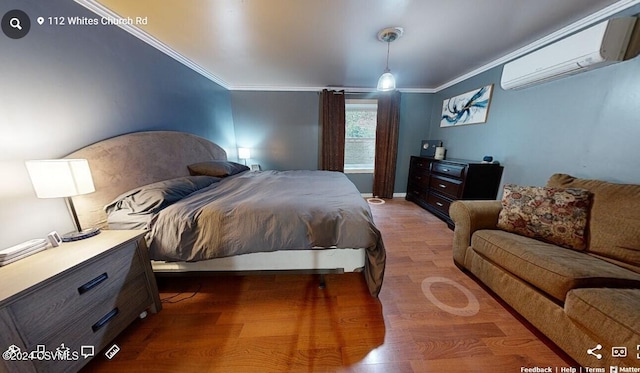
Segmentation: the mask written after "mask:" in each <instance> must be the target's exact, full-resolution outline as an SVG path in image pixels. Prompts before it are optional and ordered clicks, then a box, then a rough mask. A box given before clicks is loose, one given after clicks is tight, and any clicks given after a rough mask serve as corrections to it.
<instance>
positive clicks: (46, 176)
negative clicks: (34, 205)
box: [25, 159, 100, 242]
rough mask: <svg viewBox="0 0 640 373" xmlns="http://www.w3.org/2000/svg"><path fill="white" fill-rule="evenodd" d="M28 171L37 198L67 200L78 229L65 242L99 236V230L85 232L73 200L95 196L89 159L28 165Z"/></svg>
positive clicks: (54, 160) (69, 234)
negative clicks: (62, 198)
mask: <svg viewBox="0 0 640 373" xmlns="http://www.w3.org/2000/svg"><path fill="white" fill-rule="evenodd" d="M25 164H26V166H27V171H28V172H29V177H30V178H31V183H32V184H33V189H34V190H35V192H36V196H37V197H38V198H60V197H64V198H65V201H66V203H67V207H68V208H69V213H70V214H71V216H72V218H73V223H74V225H75V227H76V231H75V232H69V233H67V234H65V235H64V236H62V241H65V242H69V241H77V240H82V239H85V238H89V237H91V236H95V235H96V234H98V233H100V229H99V228H89V229H84V230H83V229H82V227H81V226H80V220H78V215H77V214H76V209H75V207H74V206H73V201H72V200H71V197H73V196H78V195H81V194H88V193H92V192H94V191H95V190H96V189H95V187H94V186H93V179H92V178H91V170H90V169H89V162H87V160H86V159H53V160H37V161H26V162H25Z"/></svg>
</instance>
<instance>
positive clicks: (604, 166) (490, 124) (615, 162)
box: [429, 58, 640, 185]
mask: <svg viewBox="0 0 640 373" xmlns="http://www.w3.org/2000/svg"><path fill="white" fill-rule="evenodd" d="M501 74H502V67H497V68H494V69H492V70H490V71H487V72H485V73H483V74H480V75H478V76H475V77H473V78H471V79H468V80H466V81H464V82H462V83H459V84H457V85H455V86H453V87H450V88H448V89H446V90H443V91H441V92H438V94H436V98H435V99H436V102H438V103H441V102H442V100H443V99H445V98H447V97H451V96H455V95H458V94H460V93H464V92H467V91H469V90H472V89H476V88H479V87H481V86H484V85H486V84H491V83H493V84H494V93H493V99H492V101H491V107H490V110H489V116H488V120H487V122H486V123H484V124H477V125H466V126H459V127H446V128H441V127H440V115H441V104H438V105H434V108H433V111H432V113H431V125H430V131H429V136H430V137H431V138H434V139H442V140H443V142H444V146H445V147H446V148H447V157H452V158H467V159H476V160H480V159H482V157H483V156H484V155H493V156H494V158H495V159H496V160H498V161H500V162H501V163H502V164H503V165H504V166H505V171H504V175H503V182H505V183H517V184H527V185H544V184H545V183H546V181H547V179H548V178H549V176H551V174H553V173H556V172H562V173H568V174H571V175H574V176H578V177H586V178H599V179H606V180H610V181H615V182H625V183H640V150H639V149H640V111H638V108H640V58H635V59H633V60H629V61H625V62H622V63H618V64H615V65H611V66H607V67H604V68H600V69H596V70H593V71H588V72H584V73H581V74H578V75H574V76H570V77H566V78H563V79H559V80H555V81H551V82H548V83H545V84H541V85H537V86H533V87H530V88H526V89H522V90H517V91H505V90H503V89H502V88H500V77H501Z"/></svg>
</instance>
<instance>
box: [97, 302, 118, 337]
mask: <svg viewBox="0 0 640 373" xmlns="http://www.w3.org/2000/svg"><path fill="white" fill-rule="evenodd" d="M118 312H119V311H118V307H116V308H114V309H112V310H111V311H109V313H107V314H106V315H104V316H103V317H102V318H101V319H100V320H98V322H97V323H95V324H93V326H91V329H92V330H93V332H94V333H95V332H97V331H98V330H100V328H102V327H103V326H105V325H107V323H108V322H109V321H110V320H111V319H113V318H114V317H116V315H117V314H118Z"/></svg>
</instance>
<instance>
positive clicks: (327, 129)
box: [320, 89, 345, 172]
mask: <svg viewBox="0 0 640 373" xmlns="http://www.w3.org/2000/svg"><path fill="white" fill-rule="evenodd" d="M320 105H321V109H320V125H321V126H322V129H321V131H320V133H321V144H320V146H321V155H320V169H322V170H327V171H340V172H344V142H345V140H344V136H345V104H344V91H329V90H326V89H325V90H323V91H322V93H320Z"/></svg>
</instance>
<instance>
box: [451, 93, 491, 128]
mask: <svg viewBox="0 0 640 373" xmlns="http://www.w3.org/2000/svg"><path fill="white" fill-rule="evenodd" d="M492 93H493V84H489V85H486V86H484V87H482V88H478V89H475V90H473V91H469V92H466V93H463V94H461V95H458V96H455V97H451V98H448V99H446V100H444V101H442V116H441V118H440V127H453V126H462V125H465V124H478V123H485V122H486V121H487V115H488V114H489V104H490V103H491V95H492Z"/></svg>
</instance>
